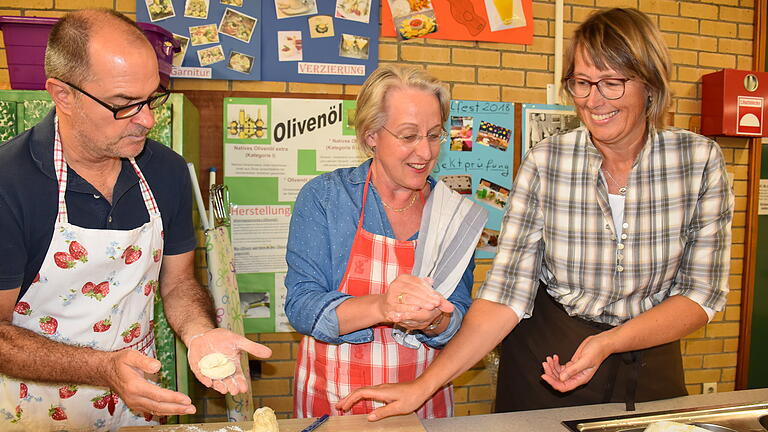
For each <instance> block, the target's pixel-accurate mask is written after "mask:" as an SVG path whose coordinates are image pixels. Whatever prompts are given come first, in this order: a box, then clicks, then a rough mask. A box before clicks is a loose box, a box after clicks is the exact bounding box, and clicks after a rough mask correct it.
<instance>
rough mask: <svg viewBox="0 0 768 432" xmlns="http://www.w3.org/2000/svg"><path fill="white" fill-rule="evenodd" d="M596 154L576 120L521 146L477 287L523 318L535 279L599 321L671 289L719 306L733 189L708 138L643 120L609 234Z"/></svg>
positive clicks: (572, 309) (570, 308)
mask: <svg viewBox="0 0 768 432" xmlns="http://www.w3.org/2000/svg"><path fill="white" fill-rule="evenodd" d="M601 165H602V156H601V154H600V152H599V151H598V150H597V148H595V146H594V144H592V141H591V139H590V135H589V132H588V131H587V130H586V129H584V128H583V127H582V128H579V129H577V130H575V131H572V132H569V133H566V134H563V135H557V136H554V137H551V138H549V139H547V140H544V141H542V142H541V143H539V144H537V145H536V146H534V148H533V149H531V150H530V151H529V153H528V154H527V155H526V157H525V160H524V161H523V163H522V164H521V167H520V170H519V173H518V174H517V178H516V180H515V186H514V188H513V190H512V192H511V195H510V199H509V204H508V206H509V207H508V210H507V213H506V215H505V216H504V220H503V227H502V233H501V236H500V238H499V247H498V253H497V256H496V259H495V260H494V263H493V266H492V268H491V270H490V271H489V272H488V275H487V277H486V281H485V283H484V284H483V286H482V287H481V289H480V290H479V292H478V298H482V299H486V300H490V301H494V302H497V303H502V304H506V305H508V306H510V307H511V308H512V309H513V310H515V311H516V312H517V313H518V315H519V316H520V317H521V318H528V317H530V315H531V313H532V312H533V301H534V298H535V296H536V290H537V287H538V285H539V281H540V280H541V281H543V282H544V283H546V284H547V286H548V292H549V294H550V295H552V296H553V297H554V298H555V299H556V300H557V301H558V302H559V303H561V304H562V305H563V306H564V308H565V309H566V311H567V312H568V313H569V314H570V315H572V316H574V315H575V316H578V317H581V318H584V319H588V320H591V321H596V322H600V323H606V324H611V325H618V324H621V323H623V322H624V321H626V320H628V319H631V318H633V317H636V316H637V315H639V314H641V313H643V312H644V311H647V310H648V309H650V308H652V307H654V306H655V305H657V304H659V303H661V302H662V301H664V300H665V299H666V298H668V297H670V296H673V295H683V296H685V297H688V298H690V299H691V300H693V301H695V302H696V303H698V304H700V305H702V306H704V307H706V308H710V309H713V310H720V309H722V308H723V306H724V305H725V302H726V295H727V293H728V271H729V267H730V249H731V221H732V218H733V205H734V204H733V203H734V199H733V191H732V189H731V186H730V183H729V181H728V176H727V173H726V171H725V162H724V160H723V155H722V152H721V151H720V148H719V147H718V145H717V144H716V143H715V142H714V141H712V140H710V139H707V138H705V137H703V136H700V135H696V134H694V133H691V132H688V131H684V130H679V129H671V130H663V131H660V130H652V131H651V132H650V133H649V134H648V138H647V142H646V144H645V146H644V147H643V149H642V151H641V152H640V154H639V155H638V156H637V159H636V160H635V163H634V165H633V167H632V172H631V174H630V176H629V180H628V186H627V194H626V199H625V209H624V220H623V222H622V227H623V232H622V234H621V235H620V236H618V237H617V235H616V232H617V231H616V227H614V223H613V219H612V217H611V208H610V205H609V202H608V190H607V187H606V184H605V182H604V180H603V177H602V176H601V175H600V168H601Z"/></svg>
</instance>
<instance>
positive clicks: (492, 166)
mask: <svg viewBox="0 0 768 432" xmlns="http://www.w3.org/2000/svg"><path fill="white" fill-rule="evenodd" d="M445 129H446V130H447V131H449V134H450V138H449V139H448V141H447V142H446V143H445V144H443V147H442V149H441V150H440V157H439V159H438V160H437V164H435V169H434V171H433V175H434V176H435V177H436V178H437V179H439V180H442V181H444V182H445V183H446V184H447V185H448V186H449V187H450V188H451V189H453V190H455V191H456V192H458V193H460V194H463V195H466V197H467V198H469V199H471V200H473V201H475V202H477V203H479V204H481V205H482V206H483V207H485V209H486V210H488V222H486V226H485V228H484V229H483V233H482V234H481V236H480V242H479V244H478V247H477V252H476V254H475V257H476V258H480V259H482V258H493V257H494V256H495V255H496V245H497V242H498V237H499V231H500V230H501V219H502V217H503V216H504V207H505V206H506V204H507V200H508V199H509V192H510V190H512V179H513V178H514V172H513V171H514V168H513V161H514V159H515V157H514V156H515V145H514V142H515V141H514V136H515V134H514V130H515V104H514V103H506V102H485V101H468V100H452V101H451V111H450V116H449V118H448V121H447V122H446V125H445Z"/></svg>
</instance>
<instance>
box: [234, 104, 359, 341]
mask: <svg viewBox="0 0 768 432" xmlns="http://www.w3.org/2000/svg"><path fill="white" fill-rule="evenodd" d="M354 110H355V101H353V100H341V99H338V100H332V99H255V98H227V99H225V100H224V137H223V138H224V183H225V184H226V185H227V187H228V188H229V192H230V200H231V202H232V209H231V219H232V245H233V249H234V252H235V270H236V272H237V283H238V287H239V289H240V304H241V308H242V311H243V319H244V322H245V331H246V333H255V332H275V331H292V329H291V327H290V325H289V324H288V321H287V319H286V317H285V314H284V312H283V306H284V304H285V287H284V284H283V281H284V278H285V272H286V271H287V265H286V263H285V250H286V242H287V240H288V226H289V223H290V219H291V212H292V210H293V202H294V201H295V200H296V196H297V194H298V193H299V190H300V189H301V187H302V186H304V184H305V183H306V182H307V181H309V180H310V179H311V178H313V177H314V176H316V175H318V174H321V173H323V172H328V171H332V170H334V169H336V168H341V167H350V166H357V165H359V164H360V163H362V162H363V160H364V157H363V155H362V154H360V153H359V152H358V150H357V145H356V140H355V131H354V128H353V127H352V126H351V123H352V120H351V119H354Z"/></svg>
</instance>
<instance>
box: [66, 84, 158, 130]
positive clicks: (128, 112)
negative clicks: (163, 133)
mask: <svg viewBox="0 0 768 432" xmlns="http://www.w3.org/2000/svg"><path fill="white" fill-rule="evenodd" d="M59 81H61V82H63V83H64V84H66V85H68V86H70V87H72V88H73V89H75V90H77V91H79V92H80V93H82V94H84V95H86V96H88V97H89V98H91V99H93V100H94V101H96V102H97V103H98V104H99V105H101V106H103V107H104V108H106V109H108V110H110V111H112V115H113V116H114V117H115V120H123V119H127V118H129V117H133V116H135V115H136V114H138V113H139V112H141V109H142V108H144V105H148V106H149V109H151V110H153V109H155V108H157V107H159V106H160V105H162V104H164V103H165V101H167V100H168V96H169V95H170V94H171V92H170V91H168V89H166V88H165V87H163V86H162V85H160V92H159V93H158V94H155V95H154V96H150V97H149V98H147V99H146V100H143V101H141V102H136V103H132V104H128V105H123V106H118V107H116V106H112V105H110V104H108V103H106V102H104V101H102V100H100V99H99V98H97V97H96V96H94V95H92V94H90V93H88V92H87V91H85V90H83V89H81V88H80V87H78V86H76V85H74V84H72V83H69V82H67V81H64V80H59Z"/></svg>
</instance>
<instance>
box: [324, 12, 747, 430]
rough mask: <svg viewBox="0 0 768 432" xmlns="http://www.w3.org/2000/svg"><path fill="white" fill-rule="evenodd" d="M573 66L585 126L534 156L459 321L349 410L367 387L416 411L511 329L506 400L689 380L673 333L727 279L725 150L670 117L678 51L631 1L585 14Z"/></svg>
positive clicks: (503, 387) (572, 86)
mask: <svg viewBox="0 0 768 432" xmlns="http://www.w3.org/2000/svg"><path fill="white" fill-rule="evenodd" d="M565 65H566V66H565V73H564V74H563V76H564V78H563V84H564V88H565V89H566V90H567V93H568V95H569V96H570V97H571V98H572V100H573V102H574V104H575V105H576V108H577V111H578V113H579V116H580V118H581V120H582V122H583V123H584V125H585V126H584V127H581V128H579V129H576V130H574V131H570V132H567V133H564V134H560V135H555V136H552V137H550V138H548V139H545V140H543V141H542V142H540V143H538V144H537V145H536V146H534V147H533V149H531V150H530V151H529V152H528V154H527V155H526V158H525V160H524V161H523V162H522V165H521V167H520V170H519V173H518V174H517V178H516V180H515V186H514V188H513V191H512V193H511V196H510V200H509V207H508V210H507V213H506V215H505V218H504V228H503V231H502V233H501V236H500V238H499V249H498V253H497V255H496V258H495V260H494V264H493V267H492V268H491V270H490V272H489V273H488V276H487V278H486V281H485V283H484V284H483V286H482V288H481V289H480V291H479V293H478V295H477V297H478V298H477V299H476V300H475V301H474V302H473V304H472V306H471V308H470V310H469V312H468V313H467V316H466V317H465V319H464V323H463V324H462V327H461V330H460V331H459V332H458V334H457V335H456V336H455V337H454V338H453V340H452V341H451V342H450V343H449V344H448V345H447V346H446V348H445V349H444V350H443V353H442V354H441V355H440V356H439V357H438V358H437V359H436V360H435V362H434V363H433V364H432V365H431V366H430V367H429V369H428V370H427V371H425V373H424V374H422V375H421V376H420V377H418V378H417V379H416V380H415V381H413V382H411V383H404V384H397V385H384V386H378V387H375V388H370V389H361V390H358V391H356V392H353V393H352V394H350V395H349V396H348V397H347V398H345V399H344V400H342V401H341V403H340V404H339V405H340V406H341V407H342V408H345V407H347V406H348V405H349V404H351V403H353V402H354V401H356V400H358V399H360V398H371V399H376V400H382V401H387V402H388V405H387V406H386V407H383V408H380V409H378V410H376V411H374V412H373V413H372V414H371V415H370V416H369V418H370V419H371V420H376V419H379V418H382V417H387V416H390V415H393V414H397V413H404V412H409V411H412V410H413V407H415V406H418V405H419V404H420V401H421V400H424V398H426V397H428V396H429V395H430V394H431V393H432V392H433V391H434V390H436V389H437V388H439V386H440V385H442V384H443V383H445V382H447V381H450V380H451V379H453V378H455V377H456V376H458V375H459V374H461V373H462V372H464V371H465V370H467V369H468V368H469V367H471V366H472V365H474V364H475V363H476V362H477V361H478V360H480V359H481V358H482V357H483V355H485V353H487V352H488V351H490V350H491V349H493V348H494V347H495V346H496V345H497V344H498V343H499V342H501V341H502V339H504V337H505V336H507V334H508V333H509V336H507V339H506V340H505V341H504V343H503V345H502V361H501V366H500V372H499V383H498V387H497V400H496V409H497V411H513V410H528V409H539V408H550V407H560V406H570V405H585V404H593V403H602V402H626V404H627V408H628V409H633V404H634V401H635V400H637V401H646V400H654V399H663V398H668V397H675V396H681V395H685V394H686V389H685V386H684V381H683V369H682V360H681V355H680V343H679V340H680V338H682V337H683V336H685V335H687V334H689V333H691V332H693V331H695V330H696V329H698V328H700V327H701V326H703V325H705V324H706V323H707V322H708V320H710V319H711V318H712V316H713V315H714V313H715V312H716V311H719V310H721V309H722V308H723V307H724V305H725V302H726V295H727V293H728V272H729V265H730V247H731V220H732V217H733V192H732V190H731V187H730V184H729V181H728V177H727V174H726V171H725V163H724V161H723V156H722V153H721V151H720V149H719V147H718V146H717V144H716V143H715V142H714V141H712V140H710V139H707V138H705V137H703V136H700V135H696V134H694V133H691V132H688V131H684V130H679V129H671V128H666V127H665V126H664V121H663V120H664V117H665V115H666V112H667V108H668V107H669V105H670V100H671V96H670V91H669V79H670V71H671V67H672V66H671V61H670V57H669V53H668V51H667V48H666V46H665V44H664V41H663V38H662V36H661V34H660V32H659V30H658V29H657V28H656V26H655V25H654V24H653V22H652V21H651V20H650V19H649V18H648V17H647V16H645V15H644V14H643V13H641V12H639V11H638V10H636V9H611V10H606V11H602V12H598V13H596V14H594V15H592V16H591V17H590V18H588V19H587V20H586V21H585V22H584V23H582V24H581V25H580V26H579V28H578V29H577V30H576V32H575V34H574V36H573V38H572V39H571V45H570V47H569V51H568V53H567V58H566V62H565ZM512 329H515V331H513V332H511V333H510V331H511V330H512ZM561 359H562V360H563V361H564V362H565V364H561ZM542 362H543V363H542ZM542 366H543V372H544V373H543V374H542Z"/></svg>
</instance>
